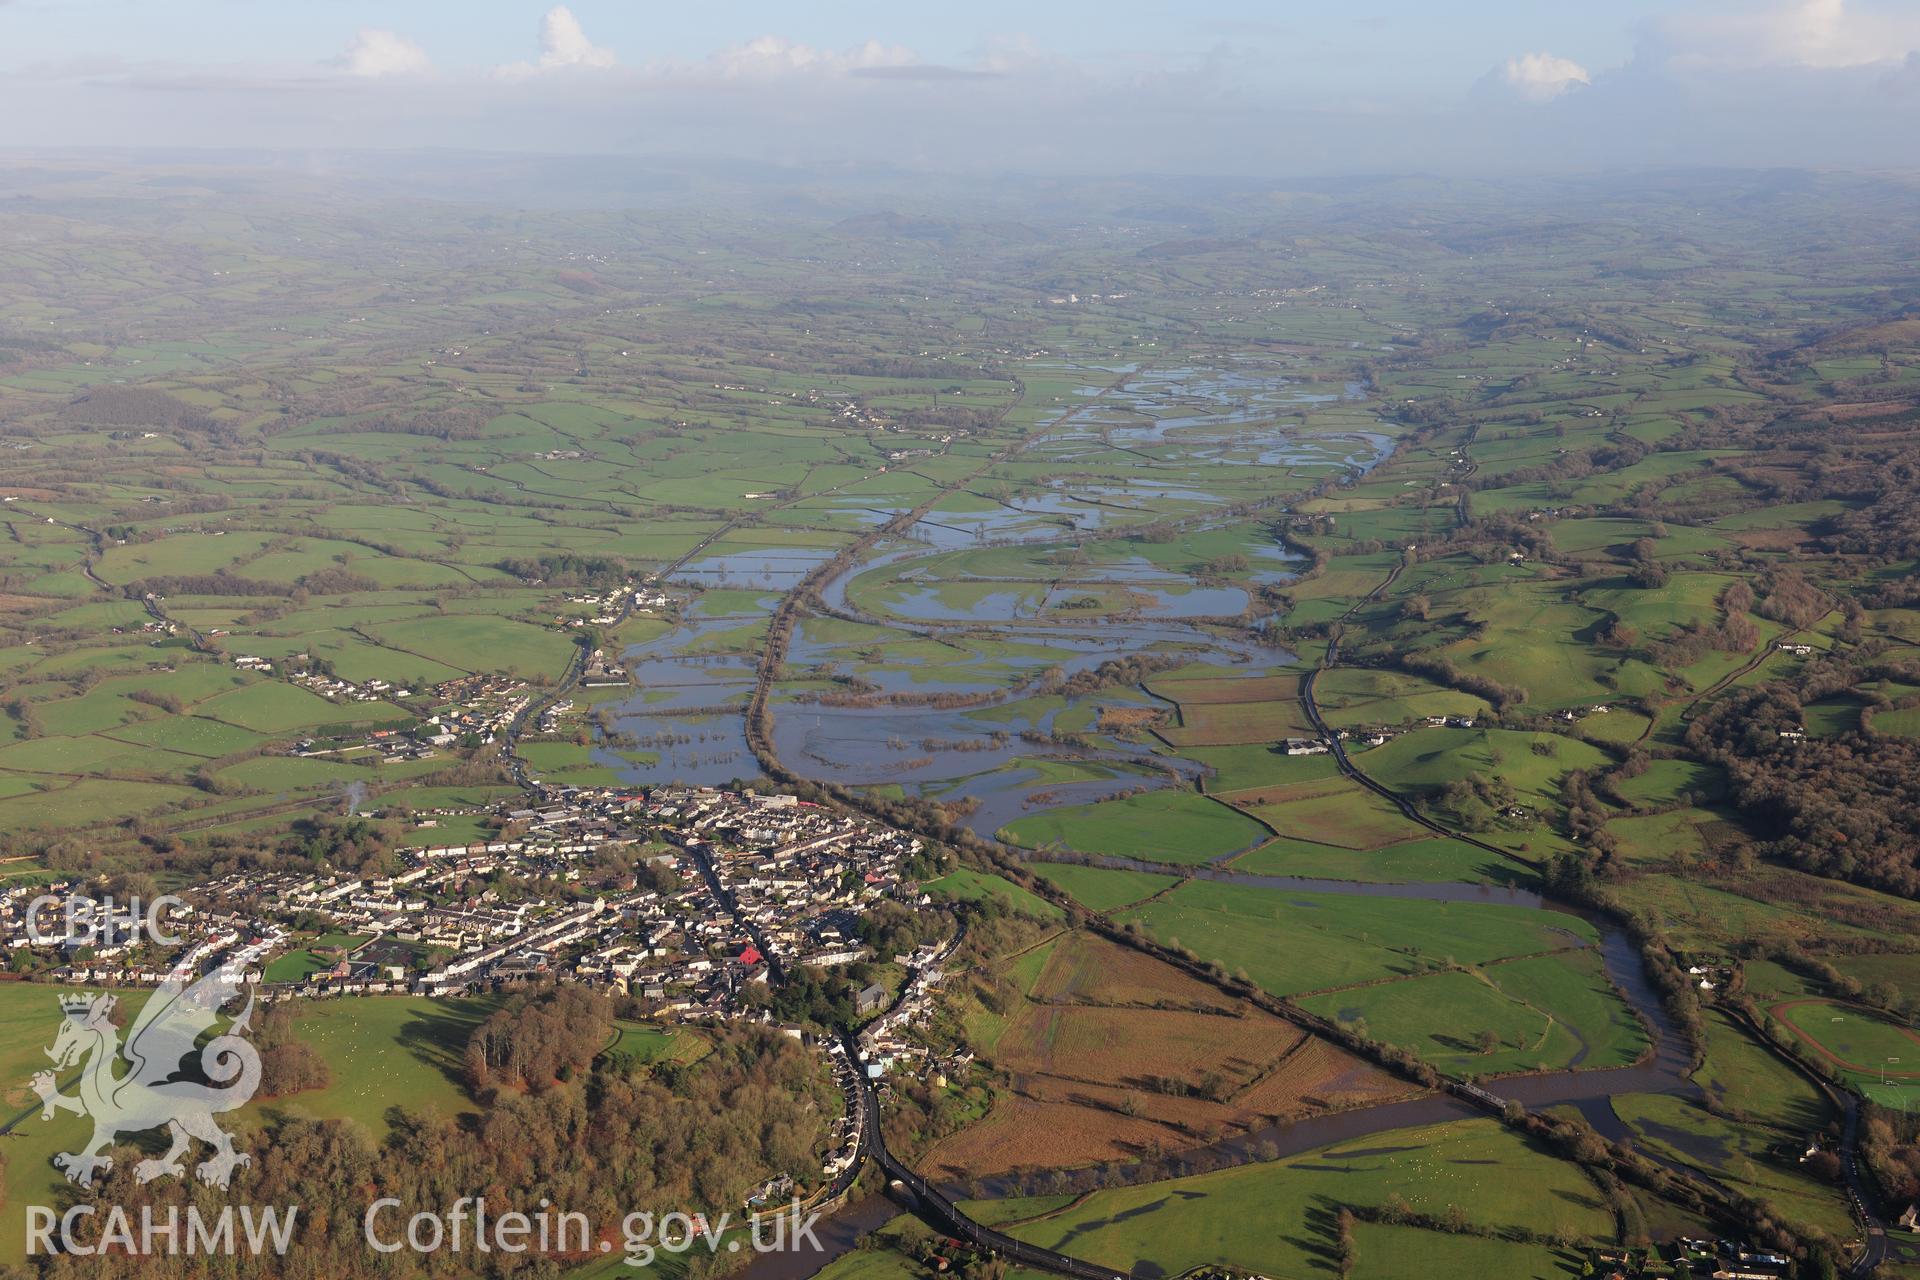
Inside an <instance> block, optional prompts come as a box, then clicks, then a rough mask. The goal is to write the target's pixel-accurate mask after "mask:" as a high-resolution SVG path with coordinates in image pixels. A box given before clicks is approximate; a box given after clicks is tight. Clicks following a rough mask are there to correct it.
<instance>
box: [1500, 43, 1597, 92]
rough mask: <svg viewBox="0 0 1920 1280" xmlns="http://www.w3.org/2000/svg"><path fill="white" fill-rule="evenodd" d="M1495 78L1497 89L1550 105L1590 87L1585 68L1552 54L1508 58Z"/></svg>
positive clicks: (1590, 82)
mask: <svg viewBox="0 0 1920 1280" xmlns="http://www.w3.org/2000/svg"><path fill="white" fill-rule="evenodd" d="M1494 75H1495V78H1496V79H1497V81H1498V82H1499V84H1500V85H1502V86H1503V87H1505V88H1506V89H1507V90H1508V91H1509V92H1511V93H1514V94H1516V95H1518V96H1519V97H1521V98H1524V99H1526V100H1527V101H1528V102H1551V101H1553V100H1554V99H1555V98H1557V97H1559V96H1560V95H1561V94H1563V93H1565V92H1567V91H1568V90H1569V89H1573V88H1576V87H1583V86H1586V85H1589V84H1592V83H1593V77H1592V76H1591V75H1589V74H1587V69H1586V68H1585V67H1583V66H1581V65H1580V64H1579V63H1577V62H1575V61H1574V60H1573V59H1571V58H1562V57H1558V56H1556V55H1554V54H1551V53H1523V54H1521V55H1520V56H1519V57H1517V58H1508V59H1507V61H1506V63H1505V65H1503V66H1501V67H1500V68H1498V69H1497V70H1496V71H1495V72H1494Z"/></svg>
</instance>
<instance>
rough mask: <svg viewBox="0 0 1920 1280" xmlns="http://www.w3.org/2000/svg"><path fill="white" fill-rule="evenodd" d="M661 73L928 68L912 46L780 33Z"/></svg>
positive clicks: (755, 74)
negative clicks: (832, 43)
mask: <svg viewBox="0 0 1920 1280" xmlns="http://www.w3.org/2000/svg"><path fill="white" fill-rule="evenodd" d="M654 70H655V71H657V72H661V73H664V74H667V75H675V74H679V75H686V74H689V73H690V74H692V75H693V76H695V77H702V76H705V77H718V78H720V79H723V80H747V79H753V80H764V79H771V78H774V77H779V76H790V75H809V76H841V75H848V74H853V75H873V74H882V75H885V74H900V75H911V74H912V73H914V72H917V71H921V70H931V68H927V67H925V65H924V64H922V63H921V61H920V58H919V55H918V54H916V53H914V51H913V50H911V49H908V48H906V47H904V46H902V45H897V44H883V43H881V42H880V41H878V40H868V41H865V42H863V43H861V44H857V45H854V46H853V47H852V48H850V49H845V50H840V51H837V52H836V51H834V50H830V49H819V48H815V47H814V46H813V45H810V44H803V43H801V42H799V41H796V40H789V39H787V38H786V37H785V36H761V37H760V38H758V39H757V40H749V41H747V42H746V43H745V44H737V45H733V46H731V47H729V48H725V49H721V50H719V51H718V52H716V53H712V54H709V55H708V56H707V57H706V58H705V59H703V60H701V61H700V62H698V63H694V64H691V65H681V66H675V67H655V68H654Z"/></svg>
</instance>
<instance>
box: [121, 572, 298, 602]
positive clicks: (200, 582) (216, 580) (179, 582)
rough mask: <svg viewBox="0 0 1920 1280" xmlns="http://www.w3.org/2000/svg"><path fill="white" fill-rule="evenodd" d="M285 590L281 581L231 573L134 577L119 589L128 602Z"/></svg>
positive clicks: (278, 593)
mask: <svg viewBox="0 0 1920 1280" xmlns="http://www.w3.org/2000/svg"><path fill="white" fill-rule="evenodd" d="M288 590H289V589H288V587H287V585H286V584H285V583H281V582H263V581H261V580H260V579H258V578H242V577H240V576H239V575H238V574H231V573H167V574H159V575H156V576H154V577H151V578H136V579H135V580H134V581H132V582H129V583H128V584H127V585H126V586H124V587H122V588H120V593H121V594H122V595H124V596H126V597H127V599H129V600H138V599H140V598H141V597H143V596H150V595H153V596H285V595H287V594H288Z"/></svg>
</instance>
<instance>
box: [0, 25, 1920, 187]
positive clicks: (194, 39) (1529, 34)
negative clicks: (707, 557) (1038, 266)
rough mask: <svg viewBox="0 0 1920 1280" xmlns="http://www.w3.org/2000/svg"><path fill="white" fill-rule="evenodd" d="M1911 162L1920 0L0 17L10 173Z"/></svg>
mask: <svg viewBox="0 0 1920 1280" xmlns="http://www.w3.org/2000/svg"><path fill="white" fill-rule="evenodd" d="M86 147H116V148H123V147H132V148H160V147H165V148H170V149H171V148H181V147H191V148H219V147H240V148H250V149H251V148H262V147H265V148H281V149H288V150H302V149H316V148H335V149H413V148H421V147H433V148H453V149H472V150H494V151H498V150H506V151H522V152H533V153H541V154H555V155H569V154H603V153H610V154H631V155H649V156H691V157H719V158H728V159H743V160H753V161H757V162H764V163H773V164H790V165H796V166H804V167H810V168H816V169H817V168H821V167H829V168H830V167H832V166H853V165H872V164H878V165H886V166H893V167H904V168H908V169H926V170H937V171H946V172H962V173H965V172H995V171H1006V172H1017V173H1038V174H1070V175H1086V174H1100V173H1117V172H1127V173H1165V174H1183V173H1193V174H1202V173H1206V174H1223V175H1254V176H1288V175H1296V174H1337V173H1355V172H1366V173H1382V172H1410V171H1420V172H1443V173H1444V172H1452V171H1457V172H1471V173H1476V174H1490V173H1501V172H1510V171H1534V170H1541V171H1563V170H1582V169H1595V168H1612V167H1619V166H1649V165H1651V166H1671V165H1701V164H1712V165H1734V166H1755V165H1759V166H1773V165H1782V166H1837V167H1905V166H1913V165H1920V0H1664V2H1658V3H1656V2H1654V0H1604V2H1602V3H1588V4H1570V3H1565V2H1564V0H1453V2H1452V3H1446V4H1436V3H1433V2H1432V0H1351V2H1350V3H1349V4H1346V5H1340V6H1335V5H1328V4H1325V3H1319V2H1315V3H1307V2H1304V0H1265V2H1260V0H1182V2H1181V3H1168V2H1165V0H1163V2H1161V3H1141V2H1139V0H1100V2H1095V0H1024V2H1021V3H1015V2H1013V0H972V2H970V3H967V4H941V5H935V4H910V3H908V4H903V3H899V2H898V0H895V2H893V3H874V2H870V0H810V2H809V3H805V4H794V3H791V0H786V2H785V3H771V2H767V0H706V2H705V3H699V4H672V5H669V4H664V3H660V2H659V0H569V3H568V4H565V5H554V4H551V3H548V2H545V0H530V2H529V0H297V2H286V3H283V2H279V0H0V148H7V149H13V150H19V149H36V150H47V151H60V150H63V149H75V148H86Z"/></svg>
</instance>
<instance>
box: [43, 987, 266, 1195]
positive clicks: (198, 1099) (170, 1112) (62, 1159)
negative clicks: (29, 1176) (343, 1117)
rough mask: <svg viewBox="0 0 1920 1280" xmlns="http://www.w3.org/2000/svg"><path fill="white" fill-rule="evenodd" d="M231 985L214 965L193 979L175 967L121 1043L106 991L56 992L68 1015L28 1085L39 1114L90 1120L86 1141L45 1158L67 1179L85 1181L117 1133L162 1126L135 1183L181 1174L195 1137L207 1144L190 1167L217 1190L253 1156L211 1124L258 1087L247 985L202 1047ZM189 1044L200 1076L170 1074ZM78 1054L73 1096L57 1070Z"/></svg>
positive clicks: (99, 1167)
mask: <svg viewBox="0 0 1920 1280" xmlns="http://www.w3.org/2000/svg"><path fill="white" fill-rule="evenodd" d="M238 987H239V983H238V982H237V981H235V980H233V979H231V978H229V977H225V976H223V975H222V973H221V972H220V971H218V970H216V971H215V972H213V973H210V974H208V975H206V976H205V977H203V978H200V979H199V980H197V981H194V982H192V983H191V984H189V982H188V980H187V978H185V977H183V976H181V975H179V974H175V975H174V976H172V977H170V978H168V980H167V981H166V982H165V983H163V984H162V985H161V986H160V987H159V988H158V989H157V990H155V991H154V993H153V996H152V998H150V999H149V1000H148V1001H147V1003H146V1004H145V1005H144V1006H142V1008H141V1010H140V1012H139V1014H138V1015H137V1016H136V1017H135V1018H134V1020H133V1026H132V1027H131V1028H129V1029H128V1032H127V1040H126V1043H125V1045H122V1044H121V1042H120V1029H119V1028H118V1027H116V1026H114V1024H113V1016H112V1015H113V1010H114V1007H115V1006H116V1004H118V1001H117V1000H116V999H115V998H114V997H113V996H111V995H107V994H101V995H94V996H62V997H61V998H60V1008H61V1011H62V1012H63V1013H64V1014H65V1015H66V1017H65V1018H64V1019H63V1020H62V1021H61V1023H60V1034H59V1035H58V1036H56V1037H55V1038H54V1041H53V1047H52V1048H50V1049H48V1050H47V1051H46V1054H47V1056H48V1057H49V1058H51V1059H53V1066H54V1070H52V1071H41V1072H38V1073H36V1074H35V1075H34V1077H33V1091H34V1092H35V1093H36V1094H38V1095H39V1097H40V1118H41V1119H42V1120H51V1119H52V1118H53V1117H54V1115H55V1114H56V1113H58V1112H61V1111H72V1112H74V1113H76V1114H78V1115H85V1116H91V1117H92V1118H93V1137H92V1138H91V1139H90V1140H89V1141H88V1142H87V1143H86V1145H85V1146H83V1147H81V1149H80V1150H78V1151H68V1152H62V1153H60V1154H58V1155H56V1156H54V1158H53V1163H54V1164H55V1166H57V1167H58V1168H60V1169H61V1170H63V1171H64V1172H65V1173H66V1175H67V1178H68V1180H69V1181H71V1182H76V1183H78V1184H79V1185H81V1186H83V1187H90V1186H92V1185H93V1178H94V1175H95V1174H96V1173H105V1172H107V1171H109V1170H111V1169H112V1168H113V1157H112V1156H110V1155H108V1154H106V1152H107V1151H109V1150H110V1149H111V1148H112V1146H113V1143H114V1140H115V1139H116V1138H118V1137H119V1136H120V1135H121V1134H123V1133H139V1132H142V1131H144V1130H148V1129H158V1128H160V1127H162V1126H165V1127H166V1129H167V1132H168V1134H169V1135H170V1136H171V1137H172V1140H173V1141H172V1145H171V1146H170V1147H168V1149H167V1152H166V1154H165V1155H162V1156H161V1157H159V1158H158V1159H155V1160H142V1161H141V1162H140V1163H139V1164H137V1165H135V1166H134V1176H135V1177H136V1178H138V1179H139V1180H140V1181H141V1182H151V1181H153V1180H154V1179H155V1178H160V1177H167V1176H171V1177H175V1178H180V1177H185V1176H186V1167H185V1165H184V1164H183V1163H182V1162H181V1159H180V1158H181V1157H182V1156H184V1155H186V1154H187V1151H188V1149H189V1148H190V1147H191V1146H192V1139H194V1138H198V1139H199V1140H200V1141H202V1142H204V1143H206V1144H207V1145H208V1146H210V1147H212V1148H213V1152H212V1154H211V1155H210V1156H209V1157H208V1158H207V1159H206V1160H205V1161H203V1162H202V1163H201V1164H200V1165H198V1166H197V1167H196V1169H195V1172H196V1173H197V1174H198V1175H199V1177H200V1180H201V1181H202V1182H205V1183H207V1184H209V1185H211V1186H217V1187H220V1188H222V1189H224V1188H225V1187H226V1186H227V1184H228V1182H229V1181H230V1180H231V1179H232V1178H233V1171H234V1170H235V1169H236V1168H238V1167H239V1166H241V1165H245V1164H251V1163H252V1162H253V1157H251V1156H249V1155H246V1154H244V1153H243V1152H239V1151H235V1150H234V1149H233V1138H232V1137H231V1136H230V1135H228V1134H227V1133H225V1132H224V1131H223V1130H222V1129H221V1128H220V1127H219V1126H218V1125H216V1124H215V1123H214V1122H213V1118H214V1116H215V1115H217V1114H219V1113H220V1112H223V1111H232V1110H235V1109H236V1108H239V1107H242V1106H245V1105H246V1104H247V1102H248V1100H250V1099H251V1098H252V1097H253V1094H254V1091H255V1090H256V1089H258V1088H259V1087H260V1054H259V1051H258V1050H256V1049H255V1048H254V1047H253V1045H252V1043H251V1042H249V1041H248V1040H246V1039H245V1035H246V1031H247V1023H248V1020H249V1019H250V1018H252V1016H253V996H252V993H251V992H249V993H248V995H247V1003H246V1007H245V1008H244V1009H242V1010H241V1012H240V1015H239V1016H238V1017H236V1018H235V1019H234V1020H233V1022H232V1024H231V1025H230V1026H229V1027H228V1028H227V1029H226V1031H225V1032H224V1033H222V1034H220V1035H216V1036H214V1037H212V1038H211V1039H209V1040H208V1041H207V1042H206V1044H205V1045H204V1046H202V1045H200V1043H199V1042H200V1039H201V1037H202V1036H203V1035H204V1034H205V1033H207V1032H208V1031H211V1030H213V1027H214V1024H215V1023H216V1022H217V1021H218V1015H219V1012H220V1009H221V1007H222V1006H223V1005H226V1004H227V1003H229V1002H230V1001H231V1000H233V999H234V998H235V997H236V996H237V995H238V994H239V992H238ZM196 1050H197V1051H198V1054H199V1060H200V1072H201V1074H202V1075H203V1076H204V1077H205V1081H202V1080H197V1079H176V1078H175V1076H176V1075H177V1074H178V1073H179V1071H180V1068H181V1064H182V1063H183V1062H184V1060H185V1059H186V1058H187V1057H188V1056H189V1055H191V1054H193V1053H195V1052H196ZM83 1060H84V1065H83V1066H82V1067H81V1070H80V1082H79V1083H80V1092H79V1095H78V1096H75V1095H73V1094H68V1093H62V1092H61V1091H60V1089H59V1086H58V1084H57V1082H56V1075H55V1073H56V1072H59V1071H64V1070H66V1069H67V1068H68V1067H71V1066H73V1065H74V1064H75V1063H77V1062H82V1061H83ZM207 1081H211V1083H207Z"/></svg>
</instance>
